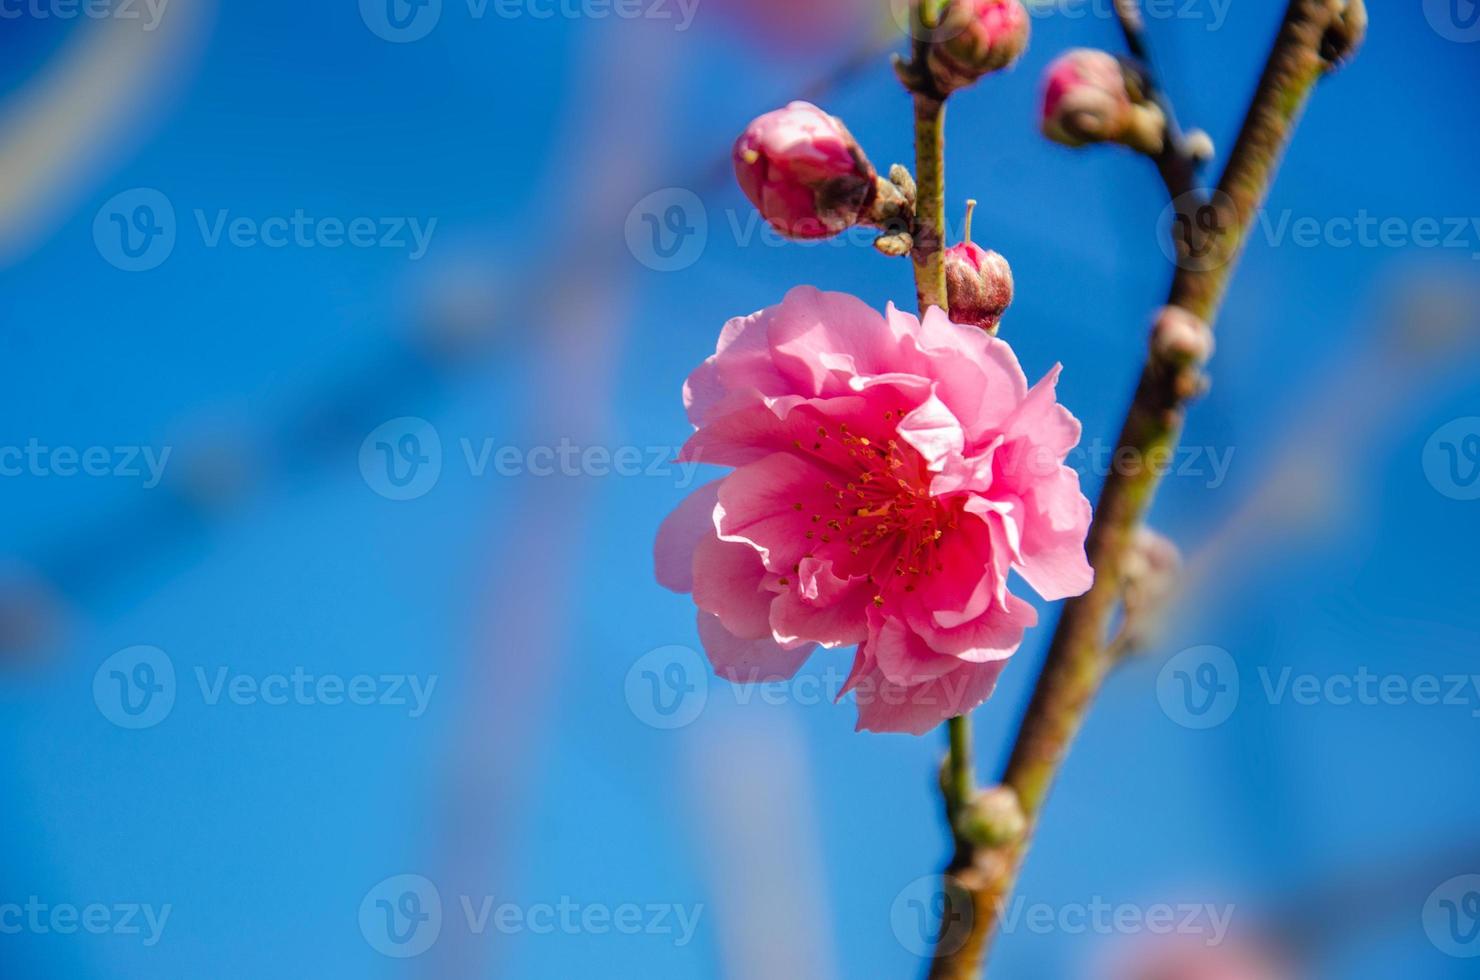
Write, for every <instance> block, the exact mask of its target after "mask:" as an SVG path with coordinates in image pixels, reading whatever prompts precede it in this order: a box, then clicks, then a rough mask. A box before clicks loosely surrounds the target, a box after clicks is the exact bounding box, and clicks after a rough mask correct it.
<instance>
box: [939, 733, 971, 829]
mask: <svg viewBox="0 0 1480 980" xmlns="http://www.w3.org/2000/svg"><path fill="white" fill-rule="evenodd" d="M946 731H947V736H948V738H949V743H950V744H949V747H948V753H949V754H948V755H947V756H946V779H945V790H946V812H947V813H948V814H949V815H950V817H951V819H952V821H954V820H955V818H956V815H957V814H959V813H960V812H961V810H962V808H963V807H965V806H966V804H967V803H969V802H971V794H972V793H974V792H975V791H976V786H975V779H974V778H973V776H972V772H971V718H970V717H969V716H967V715H957V716H956V717H955V718H952V719H951V720H950V721H948V722H946Z"/></svg>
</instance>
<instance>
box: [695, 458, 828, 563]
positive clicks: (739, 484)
mask: <svg viewBox="0 0 1480 980" xmlns="http://www.w3.org/2000/svg"><path fill="white" fill-rule="evenodd" d="M832 475H833V474H830V473H828V472H827V471H826V470H822V469H819V467H817V466H816V465H815V464H814V463H812V462H810V461H808V460H805V459H802V458H800V457H798V456H794V455H792V454H790V453H773V454H771V455H770V456H767V457H766V458H765V459H762V460H759V461H757V462H754V463H750V464H748V465H746V466H742V467H740V468H739V469H738V470H736V471H735V472H734V473H732V474H730V475H729V476H728V477H726V478H725V479H724V481H723V483H722V485H721V486H720V489H719V505H718V507H717V508H716V510H715V526H716V527H717V528H718V529H719V534H720V537H721V538H723V539H725V540H726V541H738V542H744V543H747V544H750V545H753V546H754V547H755V549H756V550H757V551H759V552H760V554H761V558H762V559H763V560H764V561H765V563H766V567H767V568H769V569H770V570H771V571H773V572H776V573H778V574H785V573H787V572H790V571H791V570H792V569H793V568H794V567H795V566H796V564H797V563H798V562H800V561H801V560H802V559H803V558H804V557H806V556H807V554H808V553H809V552H811V550H812V549H813V547H814V545H813V541H815V540H816V534H815V532H814V531H813V528H812V517H811V515H813V514H818V513H821V512H822V511H823V510H825V509H828V508H829V507H830V505H831V503H832V497H831V495H830V494H829V493H828V492H827V489H826V484H827V482H828V481H829V480H830V479H831V477H832Z"/></svg>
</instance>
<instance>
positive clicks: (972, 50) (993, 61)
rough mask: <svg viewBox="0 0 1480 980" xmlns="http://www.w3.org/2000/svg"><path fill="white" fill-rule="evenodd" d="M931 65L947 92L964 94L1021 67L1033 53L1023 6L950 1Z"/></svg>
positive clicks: (1013, 0)
mask: <svg viewBox="0 0 1480 980" xmlns="http://www.w3.org/2000/svg"><path fill="white" fill-rule="evenodd" d="M933 34H934V36H935V37H936V38H938V40H936V41H935V42H934V43H933V44H931V45H930V48H929V51H928V54H927V58H926V63H927V64H928V65H929V67H930V75H931V77H932V78H934V79H935V84H936V86H937V87H938V88H939V89H940V90H941V91H942V92H946V93H949V92H953V91H955V90H956V89H958V88H964V87H965V86H967V85H970V84H971V83H972V82H974V81H976V80H977V79H978V78H981V77H982V76H983V75H986V74H988V73H989V72H994V71H999V70H1001V69H1003V68H1006V67H1007V66H1009V65H1011V64H1012V63H1013V62H1014V61H1017V60H1018V58H1019V57H1020V56H1021V55H1022V53H1023V52H1024V51H1025V50H1027V47H1028V11H1027V8H1025V7H1024V6H1023V5H1022V2H1021V0H947V2H946V5H945V9H944V11H943V12H942V14H941V17H940V24H939V26H938V27H937V28H936V29H935V30H934V31H933Z"/></svg>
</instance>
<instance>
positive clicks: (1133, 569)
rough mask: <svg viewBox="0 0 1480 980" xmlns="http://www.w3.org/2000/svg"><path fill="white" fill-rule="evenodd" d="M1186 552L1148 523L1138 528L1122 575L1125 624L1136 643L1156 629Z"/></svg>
mask: <svg viewBox="0 0 1480 980" xmlns="http://www.w3.org/2000/svg"><path fill="white" fill-rule="evenodd" d="M1181 570H1182V553H1181V552H1180V551H1178V550H1177V546H1176V545H1175V544H1173V543H1172V542H1171V541H1170V540H1169V539H1168V538H1166V537H1164V536H1163V535H1161V534H1158V533H1157V532H1156V531H1153V530H1151V528H1149V527H1146V526H1145V525H1142V526H1140V527H1139V528H1137V529H1136V532H1135V537H1133V538H1132V539H1131V546H1130V548H1129V550H1128V551H1127V552H1126V556H1125V561H1124V564H1123V565H1122V566H1121V574H1122V575H1123V576H1124V579H1125V600H1124V601H1125V623H1126V626H1125V628H1126V630H1127V631H1129V633H1130V634H1132V639H1133V642H1134V644H1135V645H1136V646H1141V645H1143V644H1144V643H1145V642H1146V641H1147V640H1148V639H1149V637H1150V634H1151V633H1152V632H1153V631H1154V630H1155V628H1156V625H1157V623H1158V622H1159V621H1160V619H1161V615H1162V611H1163V610H1164V609H1165V608H1166V604H1167V602H1168V600H1169V599H1170V598H1171V596H1172V593H1173V592H1174V591H1175V590H1176V588H1177V578H1178V574H1179V573H1180V572H1181Z"/></svg>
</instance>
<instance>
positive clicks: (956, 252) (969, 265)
mask: <svg viewBox="0 0 1480 980" xmlns="http://www.w3.org/2000/svg"><path fill="white" fill-rule="evenodd" d="M946 302H947V303H949V304H950V308H951V311H950V312H951V319H952V320H954V321H955V322H957V323H967V324H971V325H972V326H977V327H981V328H982V329H983V330H986V331H987V332H989V333H995V332H996V331H997V324H998V322H999V321H1000V320H1001V319H1002V314H1003V313H1004V312H1006V310H1007V307H1008V306H1009V305H1010V304H1011V303H1012V267H1011V266H1009V265H1008V264H1007V260H1006V259H1004V258H1003V257H1002V256H1001V255H998V254H997V253H996V252H993V251H990V250H988V249H985V248H982V247H981V246H980V245H977V244H976V243H974V242H962V243H961V244H959V245H952V246H951V247H950V248H948V249H946Z"/></svg>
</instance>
